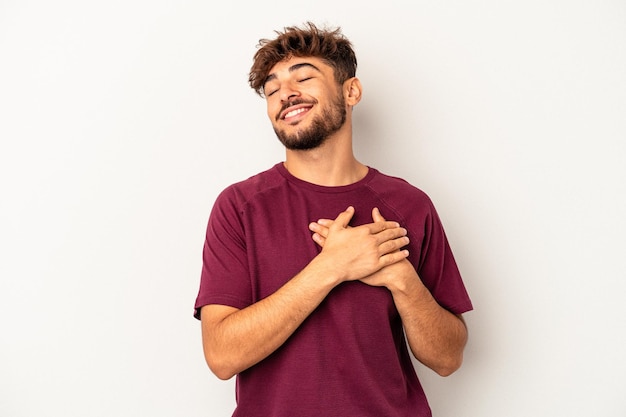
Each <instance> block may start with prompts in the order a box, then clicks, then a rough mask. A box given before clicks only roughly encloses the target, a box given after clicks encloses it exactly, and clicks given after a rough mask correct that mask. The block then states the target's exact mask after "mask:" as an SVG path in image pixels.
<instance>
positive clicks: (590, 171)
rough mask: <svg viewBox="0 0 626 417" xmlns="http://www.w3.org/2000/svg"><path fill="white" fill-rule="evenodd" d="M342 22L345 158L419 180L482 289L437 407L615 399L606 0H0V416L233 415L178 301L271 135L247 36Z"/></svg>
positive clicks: (618, 348)
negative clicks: (359, 94) (353, 79)
mask: <svg viewBox="0 0 626 417" xmlns="http://www.w3.org/2000/svg"><path fill="white" fill-rule="evenodd" d="M305 20H312V21H314V22H317V23H319V24H325V23H327V24H329V25H339V26H342V28H343V31H344V33H345V34H346V35H347V36H348V37H349V38H350V39H351V40H352V41H353V43H354V46H355V49H356V52H357V55H358V59H359V70H358V76H359V77H360V79H361V81H362V83H363V85H364V98H363V101H362V102H361V103H360V104H359V105H358V106H357V108H356V110H355V152H356V154H357V156H358V158H359V159H360V160H361V161H362V162H364V163H366V164H368V165H371V166H374V167H376V168H378V169H380V170H382V171H383V172H386V173H388V174H391V175H397V176H401V177H404V178H406V179H407V180H409V181H410V182H412V183H413V184H415V185H416V186H418V187H420V188H422V189H423V190H424V191H426V192H427V193H428V194H429V195H430V196H431V198H432V199H433V200H434V202H435V205H436V207H437V209H438V211H439V214H440V215H441V217H442V219H443V222H444V226H445V227H446V230H447V233H448V237H449V240H450V242H451V245H452V248H453V250H454V252H455V254H456V258H457V261H458V263H459V266H460V268H461V271H462V272H463V275H464V279H465V282H466V285H467V288H468V290H469V292H470V295H471V296H472V299H473V302H474V304H475V311H473V312H471V313H468V314H467V315H466V320H467V323H468V326H469V329H470V340H469V344H468V346H467V350H466V356H465V363H464V366H463V368H461V370H459V371H458V372H457V373H455V374H454V375H452V376H450V377H448V378H440V377H438V376H436V375H435V374H434V373H432V372H431V371H429V370H427V369H425V368H423V367H421V365H416V366H418V368H419V372H420V374H421V378H422V381H423V384H424V386H425V390H426V392H427V394H428V395H429V397H430V400H431V406H432V408H433V410H434V414H435V416H437V417H446V416H448V417H516V416H520V417H527V416H531V415H532V416H546V417H554V416H568V417H572V416H589V415H597V416H603V417H623V416H624V415H626V399H625V398H626V397H625V396H624V384H623V381H622V379H623V376H624V374H626V361H625V359H624V352H625V351H626V332H625V330H626V319H625V317H626V311H625V310H626V309H625V307H624V302H623V299H624V295H625V293H626V283H625V282H626V273H625V265H624V259H625V256H624V253H625V250H626V245H625V243H624V236H625V235H626V222H625V220H624V213H626V193H625V192H626V168H625V166H626V117H625V116H626V46H625V45H626V24H625V22H626V3H624V2H623V1H617V0H615V1H601V0H600V1H598V0H596V1H591V0H590V1H565V0H563V1H558V0H543V1H536V0H527V1H517V2H513V1H497V0H483V1H478V0H471V1H447V2H442V1H419V0H417V1H411V2H408V1H407V2H400V1H386V2H382V3H381V2H374V3H372V4H369V3H368V2H363V1H357V0H348V1H344V2H338V1H328V0H321V1H318V2H313V3H311V2H300V3H299V2H291V1H289V2H288V1H284V0H277V1H272V2H241V1H229V2H208V1H181V2H166V1H147V0H124V1H107V2H85V1H69V0H60V1H55V2H46V1H42V0H33V1H28V0H24V1H17V0H15V1H10V0H9V1H0V139H1V145H0V185H1V189H0V198H1V201H0V211H1V212H0V214H1V216H0V243H1V250H2V252H1V258H0V416H3V417H4V416H6V417H23V416H107V417H110V416H116V417H126V416H128V417H136V416H153V417H159V416H168V417H171V416H192V415H203V416H216V417H217V416H229V415H230V414H231V412H232V409H233V406H234V379H233V380H229V381H226V382H224V381H220V380H218V379H217V378H216V377H214V376H213V375H212V374H211V373H210V372H209V370H208V368H207V367H206V365H205V363H204V359H203V356H202V349H201V341H200V327H199V322H197V321H196V320H195V319H193V318H192V307H193V302H194V299H195V296H196V292H197V289H198V284H199V274H200V267H201V249H202V243H203V238H204V231H205V226H206V221H207V219H208V215H209V211H210V208H211V206H212V203H213V201H214V199H215V197H216V196H217V194H218V193H219V192H220V191H221V190H222V189H223V188H224V187H226V186H227V185H229V184H230V183H232V182H234V181H239V180H242V179H244V178H247V177H248V176H250V175H253V174H255V173H257V172H259V171H261V170H264V169H267V168H269V167H270V166H272V165H273V164H274V163H276V162H279V161H281V160H283V158H284V153H283V149H282V148H281V146H280V144H279V143H278V141H277V140H276V138H275V136H274V133H273V132H272V130H271V127H270V124H269V121H268V120H267V118H266V115H265V103H264V101H263V100H262V99H261V98H259V97H257V96H256V95H255V94H254V92H253V91H252V90H250V89H249V87H248V86H247V72H248V70H249V67H250V64H251V62H252V55H253V54H254V52H255V50H256V48H255V46H256V43H257V41H258V39H259V38H262V37H272V36H273V35H274V32H273V31H274V30H275V29H281V28H282V27H284V26H288V25H294V24H300V23H302V22H304V21H305Z"/></svg>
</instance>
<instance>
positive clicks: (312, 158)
mask: <svg viewBox="0 0 626 417" xmlns="http://www.w3.org/2000/svg"><path fill="white" fill-rule="evenodd" d="M338 133H339V132H338ZM347 133H348V134H343V135H341V134H340V135H333V136H332V137H330V138H328V140H326V142H324V144H322V146H320V147H318V148H316V149H310V150H306V151H295V150H289V149H288V150H287V151H286V159H285V168H287V170H288V171H289V173H290V174H291V175H293V176H294V177H296V178H299V179H301V180H303V181H306V182H310V183H312V184H317V185H323V186H327V187H336V186H341V185H349V184H353V183H355V182H357V181H359V180H361V179H363V177H365V175H367V171H368V168H367V167H366V166H365V165H363V164H362V163H360V162H359V161H357V159H356V158H355V157H354V153H353V151H352V136H351V134H350V133H351V132H347Z"/></svg>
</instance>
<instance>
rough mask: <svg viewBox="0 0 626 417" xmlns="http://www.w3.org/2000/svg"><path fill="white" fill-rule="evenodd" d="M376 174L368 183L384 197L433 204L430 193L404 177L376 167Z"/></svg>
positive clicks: (412, 202) (385, 198)
mask: <svg viewBox="0 0 626 417" xmlns="http://www.w3.org/2000/svg"><path fill="white" fill-rule="evenodd" d="M370 169H373V170H374V172H375V175H374V176H373V177H372V180H371V181H370V182H369V183H368V185H369V187H370V188H371V189H372V191H374V192H376V193H377V194H379V195H380V196H381V197H383V199H384V200H391V201H395V200H399V201H407V200H408V202H410V203H411V204H416V203H421V204H426V205H428V206H432V201H431V199H430V197H429V196H428V194H427V193H426V192H424V191H423V190H422V189H421V188H419V187H417V186H415V185H413V184H412V183H410V182H409V181H407V180H405V179H404V178H400V177H397V176H393V175H389V174H385V173H383V172H380V171H378V170H376V169H374V168H370Z"/></svg>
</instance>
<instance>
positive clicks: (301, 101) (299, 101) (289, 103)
mask: <svg viewBox="0 0 626 417" xmlns="http://www.w3.org/2000/svg"><path fill="white" fill-rule="evenodd" d="M298 104H317V100H304V99H302V98H294V99H293V100H289V101H287V102H285V103H283V105H282V106H281V107H280V110H279V111H278V114H277V115H276V120H278V119H280V115H281V114H282V113H283V112H284V111H285V110H287V109H288V108H289V107H291V106H297V105H298Z"/></svg>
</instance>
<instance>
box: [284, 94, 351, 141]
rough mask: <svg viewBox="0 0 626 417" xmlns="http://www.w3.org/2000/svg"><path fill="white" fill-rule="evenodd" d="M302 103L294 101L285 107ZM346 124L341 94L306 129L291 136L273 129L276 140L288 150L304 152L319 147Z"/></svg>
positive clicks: (344, 107) (343, 101)
mask: <svg viewBox="0 0 626 417" xmlns="http://www.w3.org/2000/svg"><path fill="white" fill-rule="evenodd" d="M301 102H302V101H299V102H298V101H294V102H290V103H288V104H287V105H286V106H292V105H294V104H300V103H301ZM345 122H346V106H345V100H344V99H343V93H342V92H340V93H339V94H338V96H337V97H336V98H335V99H334V100H333V101H332V102H331V103H330V106H329V107H328V108H326V109H324V110H323V111H322V114H321V115H317V116H316V117H315V118H314V119H313V120H312V121H311V125H310V126H309V127H308V129H298V130H297V131H296V132H295V133H293V134H287V133H286V132H285V131H284V130H282V129H278V128H276V127H274V132H275V133H276V136H277V137H278V140H279V141H280V142H281V143H282V144H283V145H284V146H285V148H287V149H289V150H298V151H306V150H310V149H315V148H318V147H320V146H321V145H322V144H323V143H324V142H326V139H328V138H329V137H330V135H332V134H333V133H335V132H336V131H338V130H339V129H341V127H342V126H343V124H344V123H345Z"/></svg>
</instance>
